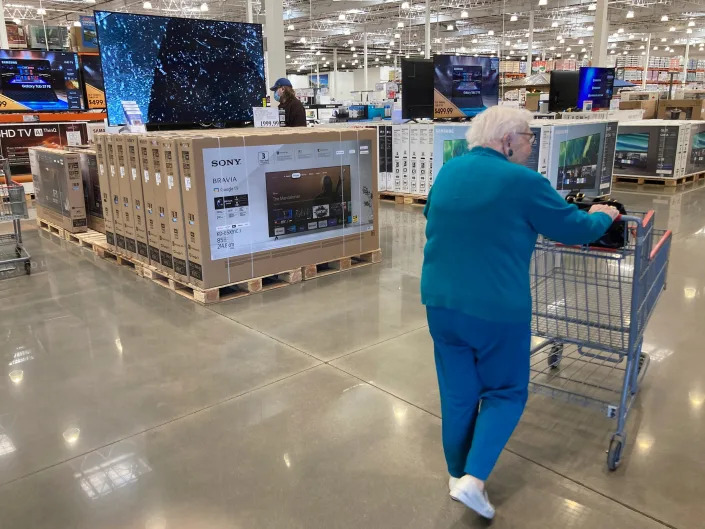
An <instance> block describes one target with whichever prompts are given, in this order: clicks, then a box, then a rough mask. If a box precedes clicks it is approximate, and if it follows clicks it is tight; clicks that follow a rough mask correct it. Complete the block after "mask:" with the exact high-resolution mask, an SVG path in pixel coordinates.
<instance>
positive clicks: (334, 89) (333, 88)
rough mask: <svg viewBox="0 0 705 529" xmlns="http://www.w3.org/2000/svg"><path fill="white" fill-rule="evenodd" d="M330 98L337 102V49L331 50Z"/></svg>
mask: <svg viewBox="0 0 705 529" xmlns="http://www.w3.org/2000/svg"><path fill="white" fill-rule="evenodd" d="M330 96H331V97H334V98H335V99H336V101H337V100H338V48H333V86H331V88H330Z"/></svg>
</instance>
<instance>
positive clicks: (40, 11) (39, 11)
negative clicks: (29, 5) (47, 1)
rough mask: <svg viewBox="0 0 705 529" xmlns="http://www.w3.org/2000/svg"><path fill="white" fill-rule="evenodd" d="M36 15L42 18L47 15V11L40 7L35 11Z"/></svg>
mask: <svg viewBox="0 0 705 529" xmlns="http://www.w3.org/2000/svg"><path fill="white" fill-rule="evenodd" d="M37 14H38V15H41V16H44V15H46V14H47V10H46V9H44V8H43V7H40V8H39V9H37Z"/></svg>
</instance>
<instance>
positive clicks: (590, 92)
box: [578, 66, 614, 110]
mask: <svg viewBox="0 0 705 529" xmlns="http://www.w3.org/2000/svg"><path fill="white" fill-rule="evenodd" d="M613 93H614V68H597V67H592V66H590V67H585V66H583V67H582V68H580V74H579V80H578V108H583V103H584V102H585V101H592V108H593V110H599V109H608V108H609V107H610V101H611V100H612V95H613Z"/></svg>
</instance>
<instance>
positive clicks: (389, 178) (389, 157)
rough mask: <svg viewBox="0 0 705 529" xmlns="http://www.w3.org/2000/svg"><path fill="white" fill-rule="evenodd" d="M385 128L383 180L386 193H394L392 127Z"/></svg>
mask: <svg viewBox="0 0 705 529" xmlns="http://www.w3.org/2000/svg"><path fill="white" fill-rule="evenodd" d="M385 128H386V129H387V133H386V138H387V141H386V143H385V153H384V158H385V165H386V167H385V171H386V174H385V178H386V185H385V190H386V191H394V147H393V145H392V144H393V141H394V136H393V134H394V127H393V126H392V125H386V126H385Z"/></svg>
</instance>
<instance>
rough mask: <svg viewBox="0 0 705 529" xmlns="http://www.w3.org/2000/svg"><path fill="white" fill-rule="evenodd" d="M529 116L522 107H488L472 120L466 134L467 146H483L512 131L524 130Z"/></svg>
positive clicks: (529, 119) (529, 118) (529, 113)
mask: <svg viewBox="0 0 705 529" xmlns="http://www.w3.org/2000/svg"><path fill="white" fill-rule="evenodd" d="M531 117H532V116H531V112H529V111H528V110H524V109H523V108H513V107H507V106H501V105H500V106H496V107H490V108H488V109H487V110H485V111H484V112H482V113H481V114H479V115H478V116H477V117H476V118H475V119H473V120H472V123H471V124H470V130H469V131H468V133H467V136H466V138H467V140H468V146H469V147H470V148H472V147H478V146H480V147H485V146H487V145H489V144H490V143H492V142H493V141H495V140H501V139H502V138H504V136H506V135H507V134H511V133H512V132H524V131H525V130H526V128H527V127H528V125H529V121H531Z"/></svg>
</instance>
